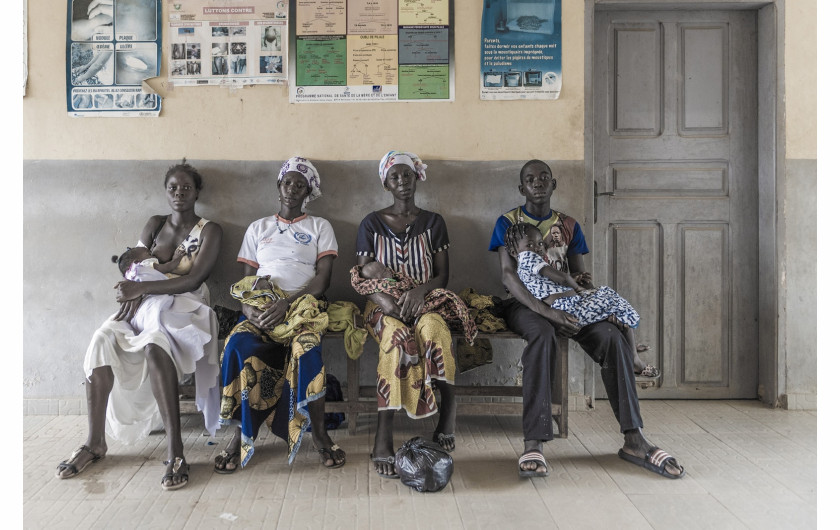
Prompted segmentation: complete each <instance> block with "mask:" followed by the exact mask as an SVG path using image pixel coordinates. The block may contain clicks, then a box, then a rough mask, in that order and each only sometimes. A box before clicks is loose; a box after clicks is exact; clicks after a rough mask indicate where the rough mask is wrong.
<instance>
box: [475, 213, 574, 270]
mask: <svg viewBox="0 0 840 530" xmlns="http://www.w3.org/2000/svg"><path fill="white" fill-rule="evenodd" d="M518 222H523V223H529V224H532V225H534V226H536V227H537V228H539V230H540V233H542V235H543V241H544V242H545V247H546V255H547V256H548V259H549V263H550V264H551V266H552V267H554V268H555V269H557V270H561V271H566V272H569V260H568V256H575V255H578V254H588V253H589V247H587V246H586V239H585V238H584V237H583V231H582V230H581V229H580V225H579V224H578V222H577V221H575V220H574V218H572V217H569V216H568V215H565V214H562V213H560V212H558V211H555V210H551V213H550V214H549V215H548V216H546V217H535V216H533V215H531V214H530V213H528V211H527V210H526V209H525V207H524V206H519V207H517V208H514V209H513V210H510V211H509V212H507V213H506V214H504V215H502V216H500V217H499V218H498V219H497V220H496V226H495V228H494V229H493V235H492V236H491V238H490V250H491V251H496V249H498V248H499V247H504V246H505V232H506V231H507V229H508V228H509V227H510V226H511V225H513V224H514V223H518Z"/></svg>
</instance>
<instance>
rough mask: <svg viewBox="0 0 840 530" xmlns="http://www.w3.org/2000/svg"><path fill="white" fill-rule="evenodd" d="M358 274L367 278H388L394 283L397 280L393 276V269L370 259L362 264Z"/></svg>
mask: <svg viewBox="0 0 840 530" xmlns="http://www.w3.org/2000/svg"><path fill="white" fill-rule="evenodd" d="M359 276H361V277H362V278H365V279H367V280H390V281H393V282H394V283H396V281H397V279H396V278H395V277H394V271H392V270H391V269H389V268H388V267H386V266H385V265H383V264H381V263H379V262H378V261H371V262H370V263H367V264H365V265H363V266H362V268H361V269H360V270H359Z"/></svg>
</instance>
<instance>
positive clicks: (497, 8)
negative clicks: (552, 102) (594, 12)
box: [479, 0, 563, 100]
mask: <svg viewBox="0 0 840 530" xmlns="http://www.w3.org/2000/svg"><path fill="white" fill-rule="evenodd" d="M560 11H561V9H560V0H485V2H484V12H483V14H482V17H481V79H480V80H479V85H480V94H481V99H486V100H511V99H557V98H558V97H560V85H561V84H562V80H563V77H562V75H561V65H562V61H561V53H560V26H561V24H560Z"/></svg>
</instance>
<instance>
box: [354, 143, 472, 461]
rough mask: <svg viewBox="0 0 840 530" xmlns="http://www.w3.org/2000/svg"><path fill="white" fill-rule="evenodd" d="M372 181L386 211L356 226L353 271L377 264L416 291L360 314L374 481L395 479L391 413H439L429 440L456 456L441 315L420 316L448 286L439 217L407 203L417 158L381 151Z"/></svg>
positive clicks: (379, 295) (374, 301)
mask: <svg viewBox="0 0 840 530" xmlns="http://www.w3.org/2000/svg"><path fill="white" fill-rule="evenodd" d="M379 180H380V181H381V182H382V186H383V188H384V189H385V191H386V192H388V193H390V194H391V195H392V196H393V204H392V205H391V206H388V207H386V208H383V209H382V210H379V211H375V212H371V213H370V214H368V216H367V217H365V218H364V219H363V220H362V222H361V223H360V224H359V231H358V235H357V238H356V257H357V265H358V266H364V265H366V264H368V263H371V262H373V261H377V262H379V263H381V264H383V265H384V266H385V267H388V268H389V269H391V270H392V271H394V272H400V273H402V274H403V275H405V276H407V277H409V278H411V279H412V281H413V283H414V284H415V287H414V288H412V289H410V290H409V291H406V292H405V293H403V294H402V295H401V296H400V297H399V298H395V297H393V296H391V295H389V294H386V293H385V292H375V293H372V294H368V295H367V298H368V302H367V306H366V308H365V313H364V317H365V325H366V327H367V329H368V331H369V333H370V334H371V336H372V337H373V338H374V339H375V340H376V341H377V342H378V343H379V364H378V365H377V370H376V371H377V384H376V397H377V402H378V408H379V417H378V424H377V428H376V437H375V439H374V445H373V452H372V453H371V455H370V457H371V460H372V461H373V464H374V469H375V471H376V473H377V474H378V475H379V476H381V477H384V478H397V474H396V470H395V468H394V435H393V420H394V412H395V411H396V410H399V409H405V411H406V413H407V414H408V416H409V417H410V418H415V419H417V418H425V417H428V416H432V415H434V414H436V413H438V412H440V417H439V419H438V422H437V427H436V428H435V431H434V433H432V438H433V439H434V441H436V442H437V443H439V444H440V445H441V446H442V447H443V449H445V450H446V451H452V450H454V449H455V398H454V392H453V388H452V384H453V383H454V381H455V361H454V359H453V357H452V336H451V334H450V332H449V328H448V326H447V324H446V322H445V320H444V318H443V317H442V316H441V315H440V314H438V313H434V312H426V313H424V312H423V305H424V301H425V296H426V295H427V294H428V293H430V292H432V291H433V290H435V289H443V288H445V287H446V284H447V282H448V280H449V254H448V252H447V249H448V248H449V236H448V235H447V232H446V223H445V222H444V221H443V217H441V216H440V215H439V214H437V213H434V212H430V211H428V210H423V209H421V208H420V207H418V206H417V205H416V204H415V202H414V195H415V192H416V191H417V182H418V181H425V180H426V164H424V163H423V161H422V160H420V158H419V157H418V156H417V155H416V154H414V153H409V152H405V151H390V152H388V153H387V154H386V155H385V156H384V157H382V160H381V161H380V163H379ZM435 390H437V391H439V393H440V400H438V399H437V398H436V396H435ZM438 401H439V402H438Z"/></svg>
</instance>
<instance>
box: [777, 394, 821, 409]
mask: <svg viewBox="0 0 840 530" xmlns="http://www.w3.org/2000/svg"><path fill="white" fill-rule="evenodd" d="M779 405H780V406H781V408H783V409H785V410H817V394H782V395H781V397H780V398H779Z"/></svg>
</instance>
